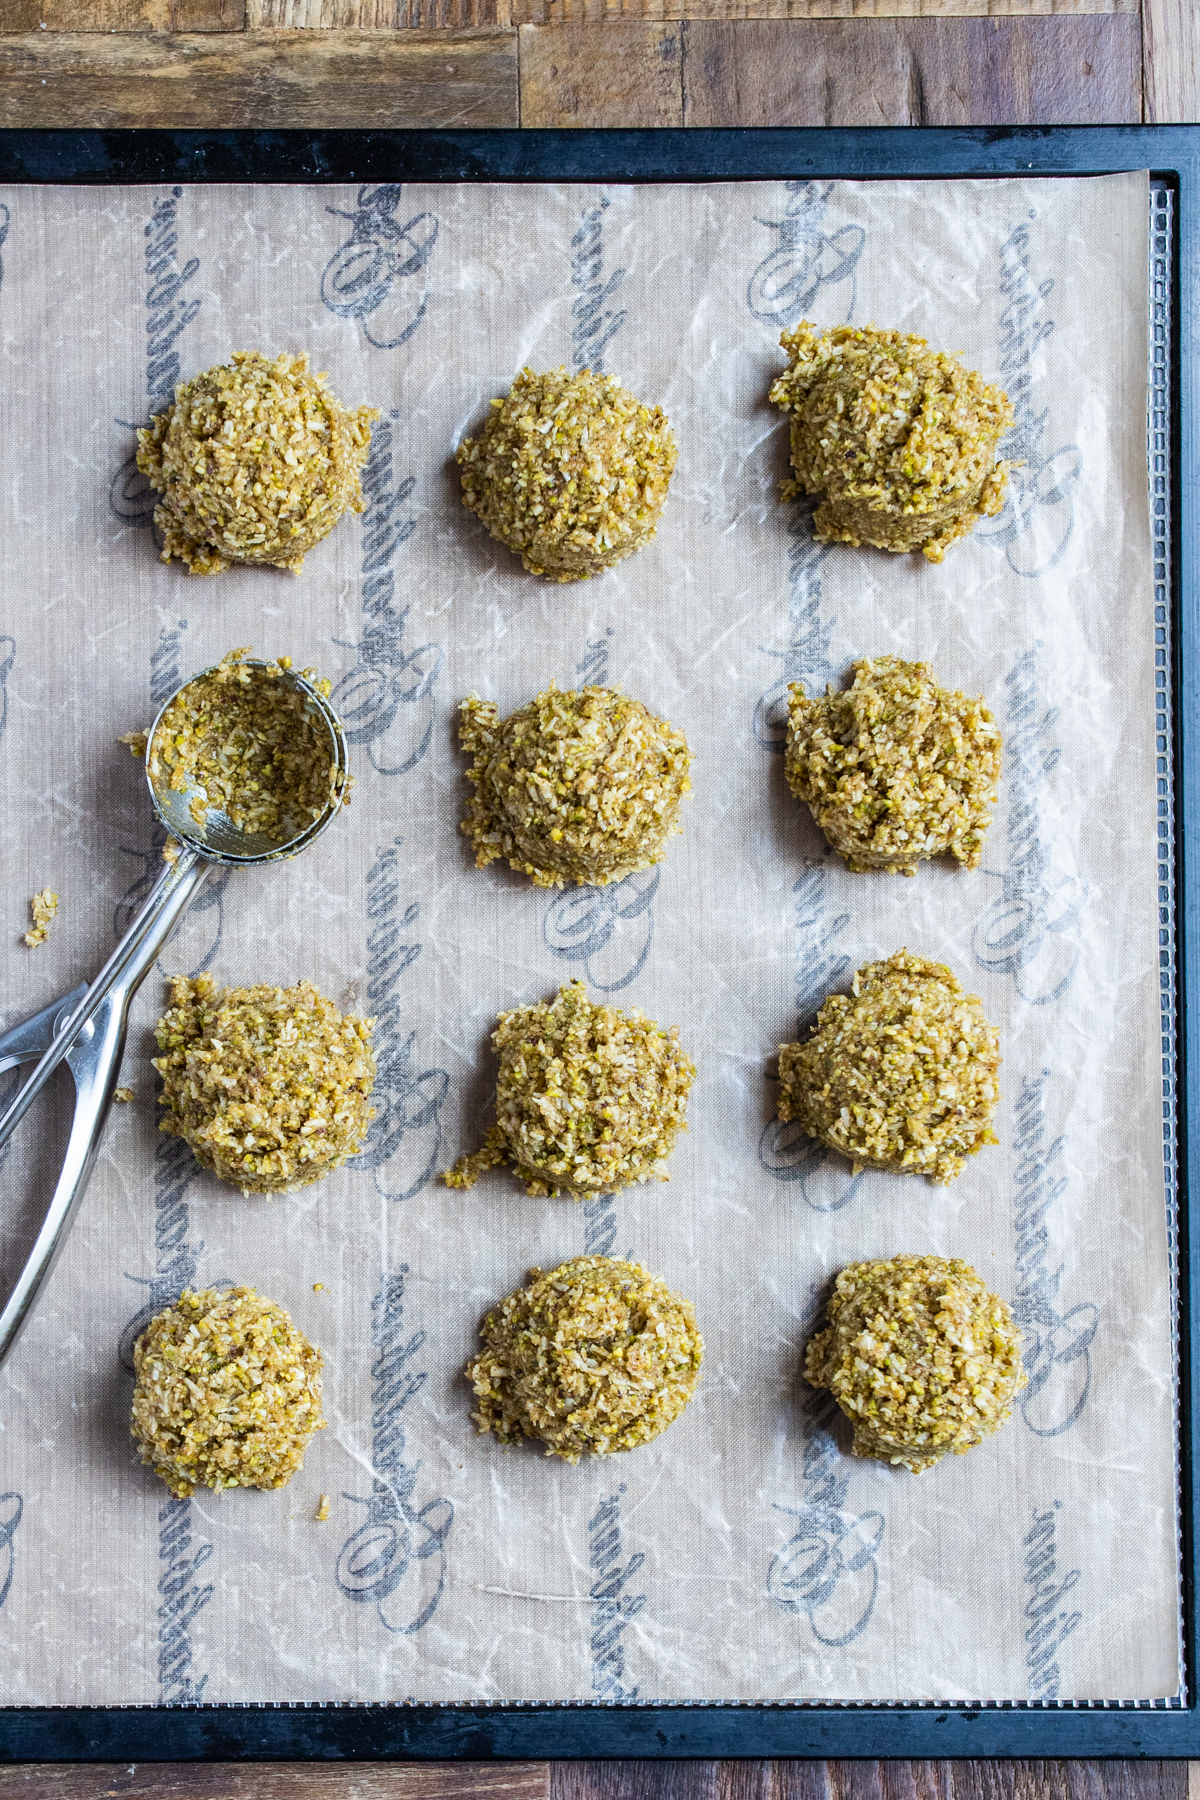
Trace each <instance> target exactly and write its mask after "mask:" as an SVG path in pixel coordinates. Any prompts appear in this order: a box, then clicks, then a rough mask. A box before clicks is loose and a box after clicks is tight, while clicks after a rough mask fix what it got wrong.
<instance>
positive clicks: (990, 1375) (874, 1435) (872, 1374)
mask: <svg viewBox="0 0 1200 1800" xmlns="http://www.w3.org/2000/svg"><path fill="white" fill-rule="evenodd" d="M827 1317H828V1321H829V1323H828V1325H827V1326H826V1328H825V1330H824V1331H820V1332H817V1333H816V1335H815V1336H814V1337H812V1338H810V1339H809V1343H808V1351H807V1356H806V1360H805V1371H804V1372H805V1377H806V1379H807V1380H808V1381H809V1382H810V1383H811V1384H812V1386H813V1387H818V1388H828V1389H829V1391H830V1392H831V1393H832V1395H833V1397H834V1399H835V1400H836V1401H837V1403H838V1405H839V1406H840V1407H841V1409H842V1411H843V1413H845V1415H846V1417H847V1418H848V1419H849V1420H850V1422H851V1423H852V1425H853V1426H854V1454H855V1456H871V1457H874V1458H875V1459H876V1460H877V1461H879V1462H888V1463H899V1464H901V1465H902V1466H903V1467H904V1468H906V1469H911V1470H912V1471H913V1473H914V1474H920V1473H921V1471H922V1470H923V1469H929V1468H932V1467H933V1465H934V1463H936V1462H939V1461H940V1460H941V1458H942V1457H943V1456H945V1455H946V1453H947V1452H948V1451H953V1453H954V1454H955V1455H956V1456H962V1455H964V1454H965V1453H966V1451H968V1450H970V1449H973V1448H974V1446H975V1445H976V1444H980V1443H982V1442H983V1440H984V1438H985V1437H989V1436H990V1435H991V1434H992V1432H994V1431H997V1430H998V1429H999V1427H1000V1426H1001V1425H1002V1424H1003V1423H1004V1421H1005V1420H1006V1419H1007V1418H1009V1417H1011V1402H1012V1399H1013V1396H1014V1395H1015V1394H1016V1393H1018V1392H1019V1391H1020V1389H1021V1388H1023V1387H1024V1386H1025V1382H1026V1376H1025V1372H1024V1370H1023V1369H1022V1367H1021V1334H1020V1332H1019V1330H1018V1329H1017V1327H1016V1325H1015V1324H1014V1323H1013V1317H1012V1313H1011V1312H1010V1310H1009V1308H1008V1307H1007V1305H1006V1304H1005V1302H1004V1301H1003V1300H1001V1299H1000V1297H999V1296H998V1295H997V1294H992V1293H989V1292H988V1290H987V1288H986V1287H985V1286H984V1283H983V1282H982V1281H981V1280H980V1278H979V1276H978V1275H977V1274H976V1272H975V1270H974V1269H973V1268H972V1267H971V1265H970V1264H969V1263H965V1262H960V1261H959V1260H958V1259H957V1258H955V1259H953V1260H951V1261H947V1260H946V1259H944V1258H943V1257H940V1256H893V1257H892V1258H891V1259H890V1260H888V1261H880V1262H865V1263H851V1264H850V1265H849V1267H847V1268H845V1269H843V1270H842V1272H841V1274H840V1275H839V1276H838V1278H837V1281H836V1283H835V1285H834V1291H833V1295H832V1298H831V1299H830V1301H829V1306H828V1310H827Z"/></svg>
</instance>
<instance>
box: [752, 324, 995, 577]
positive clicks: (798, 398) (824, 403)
mask: <svg viewBox="0 0 1200 1800" xmlns="http://www.w3.org/2000/svg"><path fill="white" fill-rule="evenodd" d="M779 341H780V343H781V344H782V346H783V348H784V349H785V350H786V351H787V356H788V367H787V370H786V372H785V373H784V374H783V375H780V376H779V378H778V379H777V380H776V382H775V383H774V385H773V387H772V388H771V399H772V400H773V401H774V402H775V404H776V406H781V407H783V409H784V411H785V412H789V413H790V414H791V415H792V469H793V473H794V479H793V480H791V481H788V482H785V483H784V488H783V497H784V499H785V500H789V499H792V498H793V497H794V496H795V495H796V494H798V493H803V494H814V495H818V496H819V497H820V499H821V504H820V506H818V507H817V510H816V513H815V515H814V518H813V526H814V531H815V535H816V538H817V542H818V543H821V544H830V543H839V544H856V545H857V544H871V545H873V546H874V548H875V549H877V550H894V551H897V552H899V551H906V550H920V551H921V552H922V554H923V555H925V556H926V557H928V559H929V561H930V562H935V563H938V562H941V560H942V558H943V557H944V555H945V554H946V551H947V549H948V548H949V546H950V545H951V544H952V543H954V542H955V540H956V539H957V538H961V537H966V536H967V535H968V533H970V532H971V531H973V530H974V528H975V522H976V520H977V519H981V518H991V517H993V516H994V515H995V514H996V513H998V512H999V511H1000V509H1001V507H1002V506H1003V505H1004V491H1005V486H1006V484H1007V481H1008V469H1009V465H1008V464H1007V463H1004V462H1000V461H998V460H997V446H998V445H999V443H1000V439H1001V438H1002V437H1003V436H1004V435H1005V433H1006V432H1007V431H1009V430H1011V428H1012V423H1013V410H1012V406H1011V405H1010V403H1009V399H1008V395H1007V394H1006V393H1005V392H1004V391H1003V389H1002V388H998V387H991V386H989V385H988V384H987V382H985V381H984V379H983V377H982V375H979V374H978V373H976V371H975V370H974V369H964V368H963V366H962V361H961V358H960V357H958V356H956V355H947V354H946V353H945V352H944V351H940V350H931V349H930V348H929V345H928V343H927V341H926V340H925V339H924V338H920V337H912V336H910V335H909V334H908V333H907V332H903V331H882V330H879V329H878V328H877V327H876V326H874V325H867V326H860V325H835V326H834V327H833V328H832V329H831V330H827V331H820V330H818V329H817V327H816V326H815V325H813V324H810V322H809V321H808V320H807V319H802V320H801V322H800V324H799V325H797V326H796V327H795V329H794V330H792V331H785V332H784V333H783V336H782V337H781V338H780V340H779Z"/></svg>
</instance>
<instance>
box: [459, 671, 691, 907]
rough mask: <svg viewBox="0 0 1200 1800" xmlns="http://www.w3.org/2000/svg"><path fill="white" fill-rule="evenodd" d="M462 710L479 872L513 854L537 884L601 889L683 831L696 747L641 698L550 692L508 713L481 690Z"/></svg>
mask: <svg viewBox="0 0 1200 1800" xmlns="http://www.w3.org/2000/svg"><path fill="white" fill-rule="evenodd" d="M459 715H460V718H459V728H458V734H459V740H460V742H461V744H462V747H463V749H464V750H465V751H466V752H467V754H468V755H469V756H471V757H472V758H473V762H472V766H471V768H470V770H469V771H468V776H467V779H468V780H469V781H470V782H471V784H472V786H473V788H474V792H473V794H472V796H471V801H470V805H469V807H468V810H467V816H466V818H465V819H464V820H463V825H462V828H463V830H464V831H465V832H466V834H467V836H468V837H469V838H470V840H471V842H472V844H473V845H474V847H475V861H476V864H477V866H478V867H479V868H481V869H482V868H486V867H487V865H488V863H490V862H494V861H495V860H496V859H497V857H502V856H506V857H507V858H508V860H509V862H510V863H511V864H512V867H513V868H514V869H519V870H521V872H522V873H523V874H525V875H528V876H530V878H531V879H532V881H533V883H534V886H535V887H562V886H563V884H564V882H567V881H575V882H578V883H580V884H583V883H589V884H591V885H593V886H596V887H603V886H605V885H606V884H607V883H608V882H610V881H620V880H622V879H623V878H624V877H625V876H626V875H631V874H633V873H634V871H635V870H638V869H649V868H651V867H652V866H653V864H654V863H656V862H659V861H660V860H661V858H662V855H663V852H664V849H665V847H666V842H667V839H668V838H669V837H670V836H671V834H672V832H677V831H679V829H680V825H679V808H680V805H681V803H682V800H683V796H684V795H685V794H686V793H688V792H689V791H690V789H691V785H692V784H691V782H690V780H689V779H688V770H689V769H690V767H691V761H692V758H691V752H690V751H689V750H688V747H687V740H686V739H685V737H684V735H683V733H682V731H677V730H676V729H675V727H674V726H673V725H668V724H667V722H666V720H665V719H656V718H655V717H654V714H653V713H651V712H649V711H648V710H647V708H646V707H644V706H643V705H642V703H641V701H640V700H631V699H629V698H628V697H627V696H626V695H625V694H617V693H614V692H613V691H612V690H611V689H610V688H600V687H587V688H580V689H578V690H577V691H575V692H570V693H560V692H559V690H558V689H557V688H554V687H551V688H550V689H548V690H547V692H546V693H544V694H539V695H538V696H537V698H536V699H535V700H531V701H530V702H529V704H528V706H523V707H521V708H520V709H519V711H517V712H514V713H512V714H510V716H509V717H508V718H507V719H501V718H500V716H499V713H498V711H497V709H496V707H495V706H494V705H493V704H492V703H491V702H490V701H487V700H479V699H477V698H476V697H475V695H473V694H472V696H471V698H470V699H469V700H464V701H463V702H462V704H461V706H460V707H459Z"/></svg>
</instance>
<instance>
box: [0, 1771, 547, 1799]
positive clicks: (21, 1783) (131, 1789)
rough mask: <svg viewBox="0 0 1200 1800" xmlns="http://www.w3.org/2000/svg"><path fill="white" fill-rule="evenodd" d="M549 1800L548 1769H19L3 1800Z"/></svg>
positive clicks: (6, 1777) (2, 1781) (4, 1775)
mask: <svg viewBox="0 0 1200 1800" xmlns="http://www.w3.org/2000/svg"><path fill="white" fill-rule="evenodd" d="M118 1796H119V1800H550V1764H549V1763H544V1762H542V1763H503V1762H461V1763H444V1762H443V1763H320V1762H313V1763H302V1762H297V1763H133V1764H130V1763H15V1764H11V1765H9V1766H8V1767H0V1800H117V1797H118Z"/></svg>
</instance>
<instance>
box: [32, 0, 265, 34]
mask: <svg viewBox="0 0 1200 1800" xmlns="http://www.w3.org/2000/svg"><path fill="white" fill-rule="evenodd" d="M245 23H246V0H0V33H3V34H4V35H8V34H9V33H12V32H19V31H39V30H42V31H241V30H242V28H243V27H244V25H245Z"/></svg>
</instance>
